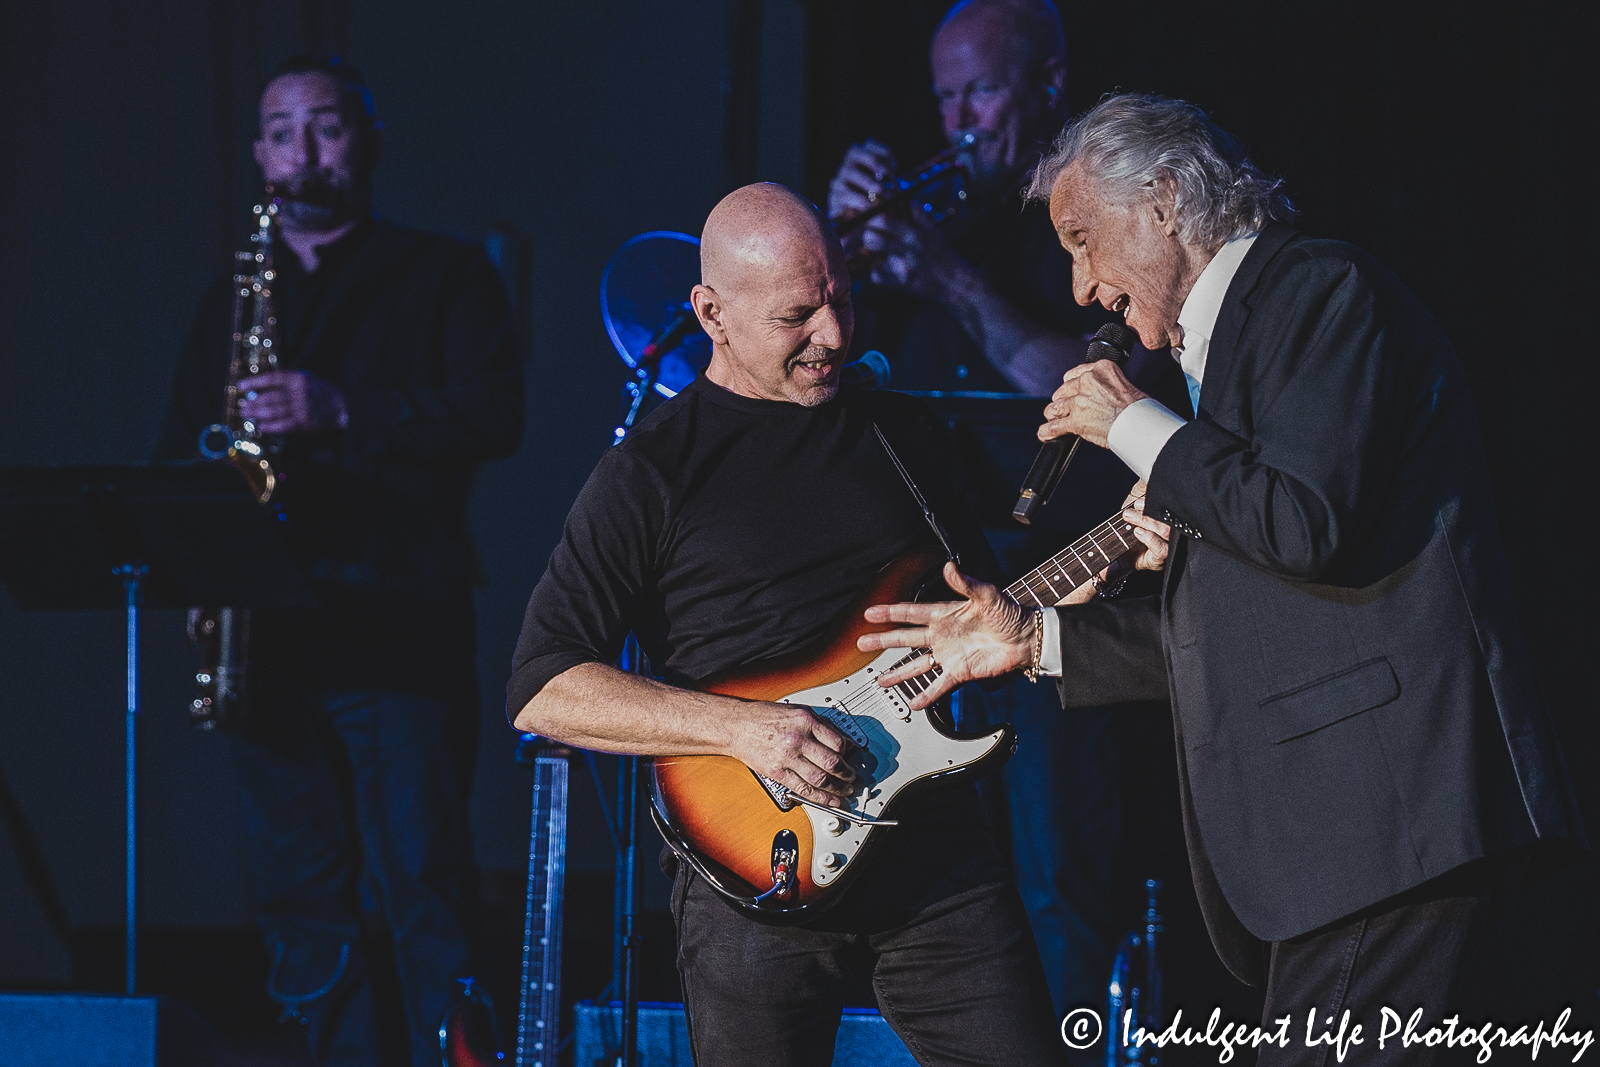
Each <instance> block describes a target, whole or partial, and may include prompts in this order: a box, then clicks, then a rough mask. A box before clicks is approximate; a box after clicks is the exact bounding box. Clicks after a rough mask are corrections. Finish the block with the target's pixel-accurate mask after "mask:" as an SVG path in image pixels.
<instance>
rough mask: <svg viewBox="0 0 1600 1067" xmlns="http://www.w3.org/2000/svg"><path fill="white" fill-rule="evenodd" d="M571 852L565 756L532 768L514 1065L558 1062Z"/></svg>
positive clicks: (543, 759)
mask: <svg viewBox="0 0 1600 1067" xmlns="http://www.w3.org/2000/svg"><path fill="white" fill-rule="evenodd" d="M566 857H567V758H566V756H565V755H543V754H541V755H539V756H538V757H536V758H535V760H534V768H533V826H532V832H531V839H530V842H529V847H528V913H527V921H526V923H525V924H524V926H523V934H522V1005H521V1010H520V1012H519V1014H518V1020H517V1059H516V1067H556V1053H557V1050H558V1049H559V1048H560V1022H561V896H562V892H561V891H562V884H563V881H564V878H565V873H566Z"/></svg>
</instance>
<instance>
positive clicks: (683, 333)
mask: <svg viewBox="0 0 1600 1067" xmlns="http://www.w3.org/2000/svg"><path fill="white" fill-rule="evenodd" d="M699 328H700V320H699V319H697V318H695V314H694V308H692V307H690V306H689V305H688V304H683V305H681V306H680V307H679V308H678V311H677V314H675V315H673V316H672V319H671V321H669V322H668V323H667V324H666V325H665V326H663V327H662V328H661V330H660V332H659V333H657V334H656V335H655V336H654V337H652V338H650V343H649V344H647V345H645V346H644V348H643V349H641V350H640V352H639V362H640V363H641V364H646V363H654V362H656V360H658V359H660V358H661V357H662V356H664V355H666V354H667V353H668V352H671V351H672V350H673V349H674V348H677V347H678V344H679V342H681V341H682V340H683V339H684V338H685V337H687V336H689V331H691V330H698V329H699Z"/></svg>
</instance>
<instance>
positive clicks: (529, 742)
mask: <svg viewBox="0 0 1600 1067" xmlns="http://www.w3.org/2000/svg"><path fill="white" fill-rule="evenodd" d="M541 757H543V758H544V759H571V758H572V747H571V746H570V745H564V744H562V743H561V742H560V741H556V740H554V739H552V738H548V737H544V736H541V735H540V734H519V735H517V762H518V763H520V764H523V765H524V766H530V765H532V763H533V762H534V761H535V760H537V759H539V758H541Z"/></svg>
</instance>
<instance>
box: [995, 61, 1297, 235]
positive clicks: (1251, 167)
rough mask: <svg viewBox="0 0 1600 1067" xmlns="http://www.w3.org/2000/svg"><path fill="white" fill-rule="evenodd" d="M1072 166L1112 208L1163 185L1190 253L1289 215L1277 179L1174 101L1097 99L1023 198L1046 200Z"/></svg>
mask: <svg viewBox="0 0 1600 1067" xmlns="http://www.w3.org/2000/svg"><path fill="white" fill-rule="evenodd" d="M1074 163H1077V164H1079V165H1080V166H1081V167H1082V168H1083V171H1084V174H1085V176H1086V177H1087V178H1089V180H1090V181H1092V182H1093V183H1095V185H1096V186H1097V187H1098V189H1099V191H1100V192H1101V193H1103V194H1104V195H1106V196H1107V197H1110V198H1112V199H1114V200H1116V201H1117V202H1119V203H1129V202H1132V201H1134V200H1136V199H1138V198H1140V197H1145V196H1150V195H1152V194H1153V193H1154V191H1155V190H1156V189H1157V188H1158V185H1159V183H1160V182H1161V181H1162V180H1163V179H1165V180H1167V181H1170V182H1171V183H1172V188H1173V192H1174V201H1173V206H1172V208H1173V213H1174V216H1175V220H1176V224H1177V230H1178V239H1179V240H1181V241H1183V242H1184V243H1185V244H1188V245H1192V246H1195V247H1201V248H1214V247H1215V246H1217V245H1219V244H1222V243H1223V242H1225V241H1231V240H1233V239H1234V238H1236V237H1247V236H1249V235H1250V234H1252V233H1256V232H1258V231H1260V230H1261V229H1262V228H1263V227H1265V226H1266V225H1267V223H1269V222H1273V221H1278V222H1289V221H1291V220H1293V219H1294V216H1295V209H1294V205H1293V204H1291V203H1290V202H1289V198H1288V197H1287V196H1285V195H1284V194H1283V181H1282V179H1279V178H1269V177H1267V176H1266V175H1265V174H1262V173H1261V171H1260V170H1259V169H1258V168H1257V167H1256V165H1255V164H1254V163H1252V162H1250V159H1249V157H1248V156H1246V155H1245V153H1244V149H1243V147H1241V146H1240V144H1239V142H1238V141H1236V140H1235V139H1234V138H1233V137H1231V136H1229V135H1228V134H1227V133H1225V132H1223V131H1222V130H1221V129H1219V128H1217V126H1216V125H1215V124H1213V123H1212V121H1211V120H1210V119H1209V118H1207V117H1206V113H1205V112H1204V111H1201V110H1200V109H1199V108H1197V107H1195V106H1194V105H1193V104H1188V103H1185V102H1184V101H1182V100H1171V99H1168V98H1167V97H1162V96H1151V95H1144V94H1139V93H1121V94H1118V95H1115V96H1108V97H1106V98H1105V99H1104V100H1101V101H1100V103H1098V104H1096V105H1095V106H1094V107H1093V108H1092V109H1090V110H1089V111H1088V112H1087V113H1086V114H1084V115H1082V116H1081V117H1079V118H1077V119H1075V120H1073V121H1072V122H1071V123H1069V124H1068V126H1067V127H1066V129H1064V130H1062V131H1061V133H1060V134H1059V135H1058V136H1057V137H1056V139H1055V143H1054V144H1052V145H1051V146H1050V151H1049V152H1047V153H1045V157H1044V159H1043V160H1041V161H1040V163H1039V166H1038V168H1037V169H1036V170H1035V171H1034V172H1033V182H1032V184H1031V185H1029V187H1028V191H1027V194H1026V195H1027V197H1028V199H1030V200H1044V201H1048V200H1049V199H1050V192H1051V190H1052V189H1054V188H1055V184H1056V179H1057V178H1059V177H1060V176H1061V173H1062V172H1063V171H1065V170H1066V169H1067V168H1068V167H1070V166H1071V165H1072V164H1074Z"/></svg>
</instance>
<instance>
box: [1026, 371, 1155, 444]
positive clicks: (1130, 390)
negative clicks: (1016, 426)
mask: <svg viewBox="0 0 1600 1067" xmlns="http://www.w3.org/2000/svg"><path fill="white" fill-rule="evenodd" d="M1143 399H1145V394H1144V393H1142V392H1140V391H1139V390H1138V389H1135V388H1134V387H1133V384H1132V383H1131V382H1129V381H1128V378H1127V376H1126V375H1124V374H1123V373H1122V368H1121V367H1119V366H1117V365H1116V364H1115V363H1113V362H1112V361H1111V360H1109V359H1102V360H1098V361H1097V362H1094V363H1080V364H1078V365H1077V366H1076V367H1073V368H1072V369H1071V370H1069V371H1067V373H1066V374H1064V375H1062V376H1061V388H1059V389H1057V390H1056V391H1055V395H1054V396H1052V397H1051V398H1050V403H1049V404H1048V405H1047V406H1046V407H1045V409H1044V417H1045V423H1044V425H1043V426H1041V427H1039V440H1041V441H1053V440H1055V439H1056V438H1057V437H1062V436H1064V435H1066V434H1069V433H1074V434H1077V435H1078V436H1079V437H1081V438H1083V439H1084V440H1085V441H1088V442H1089V443H1090V444H1092V445H1099V446H1100V447H1101V448H1105V447H1106V438H1107V436H1108V435H1109V434H1110V433H1111V424H1112V423H1113V422H1115V421H1117V416H1118V415H1121V414H1122V412H1123V409H1124V408H1126V407H1128V405H1130V404H1132V403H1134V402H1135V401H1138V400H1143Z"/></svg>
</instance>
